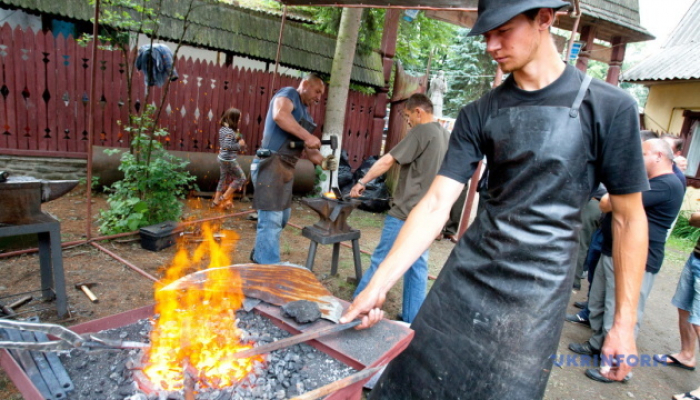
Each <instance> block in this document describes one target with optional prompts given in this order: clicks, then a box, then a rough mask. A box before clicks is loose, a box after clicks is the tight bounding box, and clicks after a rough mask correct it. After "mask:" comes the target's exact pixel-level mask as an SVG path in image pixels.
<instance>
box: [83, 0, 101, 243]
mask: <svg viewBox="0 0 700 400" xmlns="http://www.w3.org/2000/svg"><path fill="white" fill-rule="evenodd" d="M99 18H100V0H95V21H94V22H93V23H92V66H91V69H90V111H89V116H88V142H87V146H88V148H87V153H88V154H87V157H88V159H87V218H86V220H87V223H86V226H85V237H86V238H87V239H88V240H90V236H92V232H91V228H92V140H93V138H94V137H95V133H94V130H95V104H96V103H97V102H96V101H95V96H97V95H96V93H97V85H96V82H95V81H96V79H97V41H98V40H99V39H98V34H99V31H98V25H99Z"/></svg>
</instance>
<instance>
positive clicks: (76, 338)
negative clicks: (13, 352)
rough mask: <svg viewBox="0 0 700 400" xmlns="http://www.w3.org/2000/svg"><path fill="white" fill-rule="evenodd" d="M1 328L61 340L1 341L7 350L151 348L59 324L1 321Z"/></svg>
mask: <svg viewBox="0 0 700 400" xmlns="http://www.w3.org/2000/svg"><path fill="white" fill-rule="evenodd" d="M0 328H5V329H16V330H20V331H33V332H42V333H44V334H47V335H51V336H54V337H56V338H58V339H60V340H53V341H48V342H17V341H0V348H5V349H19V350H35V351H61V350H71V349H78V348H79V349H84V350H87V351H91V350H104V349H142V348H148V347H150V344H148V343H141V342H132V341H122V340H112V339H104V338H100V337H98V336H94V335H92V334H87V335H85V336H83V335H79V334H77V333H75V332H73V331H72V330H70V329H68V328H66V327H64V326H61V325H57V324H45V323H38V322H23V321H10V320H0Z"/></svg>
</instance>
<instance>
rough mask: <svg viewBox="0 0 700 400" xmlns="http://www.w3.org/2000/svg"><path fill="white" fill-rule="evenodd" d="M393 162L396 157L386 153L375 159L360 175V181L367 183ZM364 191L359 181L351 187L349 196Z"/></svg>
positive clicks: (387, 168) (383, 171) (354, 195)
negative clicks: (364, 172)
mask: <svg viewBox="0 0 700 400" xmlns="http://www.w3.org/2000/svg"><path fill="white" fill-rule="evenodd" d="M394 162H396V159H394V157H393V156H392V155H391V154H390V153H386V154H384V155H383V156H382V158H380V159H379V160H377V162H375V163H374V165H372V168H370V169H369V171H367V173H366V174H365V176H363V177H362V181H363V182H364V183H367V182H369V181H371V180H372V179H374V178H376V177H378V176H381V175H382V174H383V173H385V172H386V171H388V170H389V168H391V166H392V165H394ZM364 191H365V187H364V186H362V185H360V184H359V183H356V184H355V186H353V187H352V190H350V196H351V197H358V196H360V195H362V192H364Z"/></svg>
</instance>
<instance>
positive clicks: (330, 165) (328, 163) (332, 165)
mask: <svg viewBox="0 0 700 400" xmlns="http://www.w3.org/2000/svg"><path fill="white" fill-rule="evenodd" d="M321 169H323V170H325V171H336V170H337V169H338V159H337V158H335V156H334V155H333V154H331V155H329V156H328V157H326V158H324V159H323V161H322V162H321Z"/></svg>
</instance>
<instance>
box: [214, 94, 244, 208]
mask: <svg viewBox="0 0 700 400" xmlns="http://www.w3.org/2000/svg"><path fill="white" fill-rule="evenodd" d="M240 120H241V112H240V111H239V110H238V109H236V108H229V109H228V110H226V112H224V114H223V115H222V116H221V120H220V122H219V123H220V124H221V129H219V147H220V150H219V157H218V158H219V168H220V170H221V175H220V178H219V184H218V185H217V186H216V194H214V201H213V202H212V207H219V206H221V207H222V208H223V209H226V210H228V209H230V208H232V207H233V202H231V198H232V197H233V192H234V191H236V190H240V189H242V188H243V185H245V183H246V179H245V173H244V172H243V169H242V168H241V166H240V165H238V161H236V156H237V155H238V152H239V151H240V150H241V149H242V148H243V147H244V146H245V141H244V140H243V137H242V136H241V133H240V132H239V131H238V122H239V121H240ZM224 190H225V191H224ZM222 192H223V195H222Z"/></svg>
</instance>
